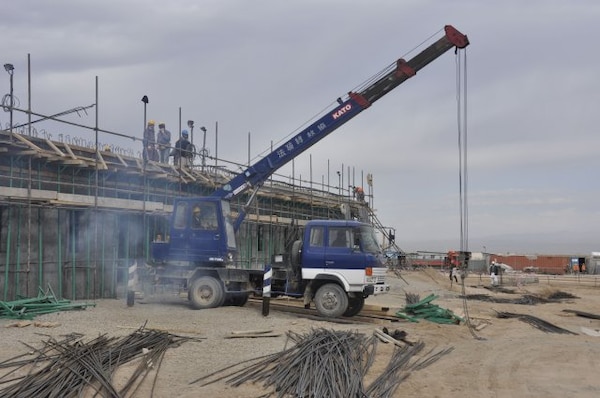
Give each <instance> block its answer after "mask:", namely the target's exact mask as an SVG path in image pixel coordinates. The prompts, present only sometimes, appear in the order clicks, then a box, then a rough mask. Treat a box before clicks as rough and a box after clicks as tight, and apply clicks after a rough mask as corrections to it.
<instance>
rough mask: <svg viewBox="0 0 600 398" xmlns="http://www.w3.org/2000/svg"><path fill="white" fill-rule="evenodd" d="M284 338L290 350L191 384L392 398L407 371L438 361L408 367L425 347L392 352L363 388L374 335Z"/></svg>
mask: <svg viewBox="0 0 600 398" xmlns="http://www.w3.org/2000/svg"><path fill="white" fill-rule="evenodd" d="M287 335H288V338H289V339H290V340H291V341H293V342H295V346H294V347H292V348H289V349H285V350H284V351H282V352H280V353H276V354H272V355H268V356H264V357H261V358H256V359H253V360H251V361H246V362H242V363H239V364H237V366H242V365H243V366H244V368H243V369H240V370H232V368H231V367H228V368H225V369H222V370H218V371H216V372H214V373H211V374H209V375H207V376H204V377H201V378H199V379H196V380H194V381H192V382H191V383H190V384H192V383H197V382H200V381H202V382H203V384H202V385H203V386H205V385H208V384H212V383H215V382H217V381H221V380H224V381H225V382H226V383H228V384H230V385H232V386H234V387H239V386H241V385H242V384H244V383H248V382H252V383H262V386H263V387H264V388H265V390H272V391H273V392H270V393H267V394H266V395H264V396H263V398H266V397H273V396H276V397H278V398H283V397H328V398H349V397H352V398H363V397H370V398H387V397H391V396H392V394H393V392H394V391H395V390H396V389H397V387H398V384H399V383H401V382H402V381H403V380H404V379H406V377H408V375H409V374H410V371H412V370H417V369H421V368H423V367H424V366H426V365H428V364H430V363H433V362H434V361H435V360H437V358H436V357H435V356H431V357H429V358H427V359H424V360H422V361H421V362H417V363H414V364H412V365H411V364H409V362H410V360H411V358H412V357H413V356H414V355H416V354H417V353H419V352H420V351H421V350H422V349H423V347H424V344H423V343H418V344H416V345H414V346H410V347H407V348H406V349H396V350H395V351H394V355H393V357H392V359H391V360H390V363H389V365H388V367H387V368H386V370H385V372H384V373H383V374H382V375H380V376H379V377H378V378H377V379H376V380H375V381H374V382H373V383H371V385H370V386H368V388H365V385H364V381H363V380H364V376H365V375H366V374H367V372H368V371H369V369H370V368H371V365H372V364H373V362H374V360H375V353H376V347H377V342H378V339H377V338H376V337H375V336H374V335H373V336H371V337H366V336H365V335H363V334H360V333H357V332H350V331H332V330H325V329H316V330H313V331H312V332H310V333H307V334H304V335H301V334H298V333H295V332H291V331H290V332H288V333H287ZM448 352H449V351H448ZM442 354H443V353H442ZM436 355H439V356H441V354H436ZM249 363H251V364H250V365H248V364H249ZM234 369H235V367H234Z"/></svg>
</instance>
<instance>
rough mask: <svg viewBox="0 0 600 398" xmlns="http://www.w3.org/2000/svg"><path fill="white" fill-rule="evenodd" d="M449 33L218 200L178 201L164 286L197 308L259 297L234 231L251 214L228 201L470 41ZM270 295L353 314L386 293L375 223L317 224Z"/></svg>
mask: <svg viewBox="0 0 600 398" xmlns="http://www.w3.org/2000/svg"><path fill="white" fill-rule="evenodd" d="M444 31H445V35H444V36H443V37H441V38H440V39H438V40H437V41H436V42H434V43H433V44H431V45H430V46H429V47H427V48H425V49H424V50H423V51H422V52H420V53H419V54H417V55H416V56H415V57H413V58H412V59H410V60H408V61H405V60H404V59H399V60H398V61H396V62H395V63H394V64H392V65H391V66H390V67H389V68H388V69H387V70H386V71H385V72H384V73H383V75H382V76H383V77H381V78H380V79H378V80H376V81H375V82H374V83H372V84H370V85H368V86H366V87H365V88H364V89H360V90H357V91H355V92H349V93H348V95H347V96H345V98H344V99H342V98H338V100H337V102H338V103H337V105H336V106H335V108H333V109H332V110H331V111H329V112H327V113H326V114H325V115H324V116H323V117H321V118H320V119H318V120H317V121H316V122H314V123H313V124H311V125H310V126H308V127H307V128H305V129H304V130H302V131H300V132H299V133H298V134H296V135H295V136H293V137H292V138H291V139H290V140H288V141H287V142H285V143H284V144H283V145H281V146H279V147H278V148H277V149H275V150H274V151H272V152H271V153H270V154H268V155H266V156H265V157H264V158H262V159H260V160H259V161H257V162H256V163H255V164H253V165H251V166H249V167H248V168H247V169H245V170H244V171H243V172H241V173H239V174H238V175H236V176H234V177H233V178H232V179H231V180H230V181H229V182H227V183H226V184H224V185H223V186H222V187H220V188H218V189H217V190H216V191H215V192H214V193H213V194H212V195H210V196H206V197H196V198H188V197H185V198H176V199H175V200H174V203H173V213H172V215H171V219H170V225H169V229H170V240H169V241H168V242H153V243H152V245H151V259H150V262H149V264H148V265H149V266H151V267H152V268H153V270H154V272H155V278H156V280H157V282H158V283H164V282H171V283H172V282H176V283H180V284H181V285H182V286H183V287H184V288H186V289H187V290H188V298H189V300H190V302H191V305H192V307H193V308H196V309H203V308H214V307H219V306H221V305H223V304H224V303H225V301H226V300H227V301H228V302H229V303H232V304H234V305H244V304H245V303H246V301H247V300H248V296H249V294H252V293H255V292H261V291H262V287H263V278H262V276H263V271H262V270H249V269H242V268H239V267H238V266H236V258H237V246H236V232H237V230H238V229H239V227H240V225H241V223H242V221H243V220H244V218H245V216H246V208H247V207H248V206H247V205H246V206H241V209H240V210H239V211H238V214H237V218H236V219H235V220H234V219H233V217H232V216H231V210H230V200H231V199H232V198H233V197H235V196H236V195H239V194H241V193H243V192H246V191H249V190H251V189H252V190H253V191H252V192H251V194H250V195H249V200H248V204H249V203H250V202H251V201H252V200H253V199H254V197H255V196H256V193H257V191H258V189H260V187H261V186H262V185H263V184H264V183H265V182H266V181H267V180H268V178H269V177H270V176H271V175H272V174H273V173H274V172H275V171H276V170H277V169H279V168H280V167H282V166H283V165H285V164H286V163H288V162H290V161H291V160H292V159H294V158H295V157H296V156H298V155H300V154H301V153H302V152H304V151H305V150H306V149H308V148H309V147H311V146H312V145H314V144H316V143H317V142H318V141H320V140H321V139H323V138H324V137H325V136H327V135H328V134H330V133H331V132H333V131H335V130H336V129H337V128H338V127H340V126H342V125H343V124H344V123H346V122H347V121H349V120H350V119H352V118H354V117H355V116H356V115H358V114H359V113H360V112H362V111H363V110H365V109H367V108H368V107H370V106H371V105H372V104H373V103H374V102H375V101H377V100H378V99H380V98H381V97H383V96H384V95H386V94H387V93H389V92H390V91H391V90H393V89H394V88H396V87H397V86H398V85H400V84H401V83H403V82H404V81H406V80H407V79H409V78H410V77H412V76H414V75H415V74H416V73H417V72H418V71H419V70H420V69H422V68H424V67H425V66H426V65H428V64H429V63H430V62H432V61H434V60H435V59H437V58H438V57H440V56H441V55H442V54H444V53H445V52H447V51H448V50H450V49H451V48H457V49H462V48H465V47H466V46H467V45H468V44H469V40H468V38H467V36H465V35H463V34H462V33H460V32H459V31H458V30H456V29H455V28H454V27H452V26H450V25H447V26H445V28H444ZM271 265H272V270H273V276H272V281H271V284H272V293H271V296H272V297H273V296H276V295H278V294H285V295H289V296H298V297H304V301H305V303H310V302H314V304H315V307H316V308H317V311H318V312H319V313H320V314H321V315H322V316H325V317H338V316H342V315H343V316H353V315H356V314H357V313H359V312H360V310H361V309H362V307H363V305H364V301H365V298H367V297H368V296H370V295H375V294H380V293H386V292H387V291H388V290H389V285H387V284H386V283H385V274H386V271H387V267H386V266H385V263H384V259H383V252H382V250H381V248H380V247H379V245H378V243H377V240H376V239H375V231H374V228H373V226H372V225H370V224H367V223H363V222H359V221H356V220H311V221H308V222H307V224H306V225H305V227H304V231H303V237H302V239H301V240H298V241H296V242H294V243H293V245H292V250H291V253H287V254H283V255H280V256H275V258H274V262H273V264H271Z"/></svg>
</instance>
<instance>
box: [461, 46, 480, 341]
mask: <svg viewBox="0 0 600 398" xmlns="http://www.w3.org/2000/svg"><path fill="white" fill-rule="evenodd" d="M461 55H462V56H461ZM456 102H457V120H458V166H459V167H458V169H459V172H458V184H459V207H460V253H461V256H463V255H464V253H466V252H468V251H469V211H468V200H467V186H468V173H467V53H466V50H464V49H462V50H460V49H457V56H456ZM464 261H465V262H466V261H468V259H465V260H464ZM466 272H467V270H466V267H463V269H462V270H461V294H462V298H463V311H464V318H465V321H466V324H467V327H468V328H469V332H470V333H471V335H472V336H473V337H474V338H476V339H478V340H482V338H481V337H479V336H477V335H476V334H475V328H474V326H473V324H472V323H471V319H470V317H469V308H468V305H467V295H466V291H465V279H466Z"/></svg>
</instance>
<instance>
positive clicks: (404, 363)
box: [361, 342, 454, 398]
mask: <svg viewBox="0 0 600 398" xmlns="http://www.w3.org/2000/svg"><path fill="white" fill-rule="evenodd" d="M424 348H425V343H423V342H418V343H416V344H414V345H412V346H404V347H397V348H396V350H395V351H394V355H393V356H392V358H391V359H390V362H389V363H388V365H387V367H386V368H385V370H384V371H383V373H382V374H380V375H379V376H378V377H377V379H375V381H374V382H373V383H371V385H370V386H369V387H368V388H367V390H366V391H365V393H364V395H363V396H364V397H371V398H390V397H392V396H393V395H394V393H395V392H396V390H397V389H398V387H399V386H400V383H402V382H403V381H404V380H406V378H407V377H408V376H409V375H410V372H413V371H416V370H420V369H423V368H425V367H427V366H429V365H431V364H432V363H434V362H436V361H437V360H439V359H440V358H441V357H442V356H444V355H446V354H449V353H451V352H452V351H453V350H454V348H453V347H450V348H446V349H444V350H441V351H438V352H437V353H435V354H430V355H427V356H426V357H425V358H423V359H421V360H418V361H415V362H413V363H411V362H410V360H411V359H412V358H413V357H414V356H415V355H417V354H418V353H420V352H421V351H422V350H423V349H424ZM361 397H362V396H361Z"/></svg>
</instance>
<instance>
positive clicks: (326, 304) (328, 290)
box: [314, 283, 348, 318]
mask: <svg viewBox="0 0 600 398" xmlns="http://www.w3.org/2000/svg"><path fill="white" fill-rule="evenodd" d="M314 301H315V307H317V311H318V312H319V314H321V315H322V316H324V317H326V318H337V317H340V316H342V314H344V312H346V310H347V309H348V294H347V293H346V292H345V291H344V289H343V288H342V287H341V286H340V285H338V284H337V283H326V284H324V285H323V286H321V287H320V288H319V290H317V293H316V294H315V298H314Z"/></svg>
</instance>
